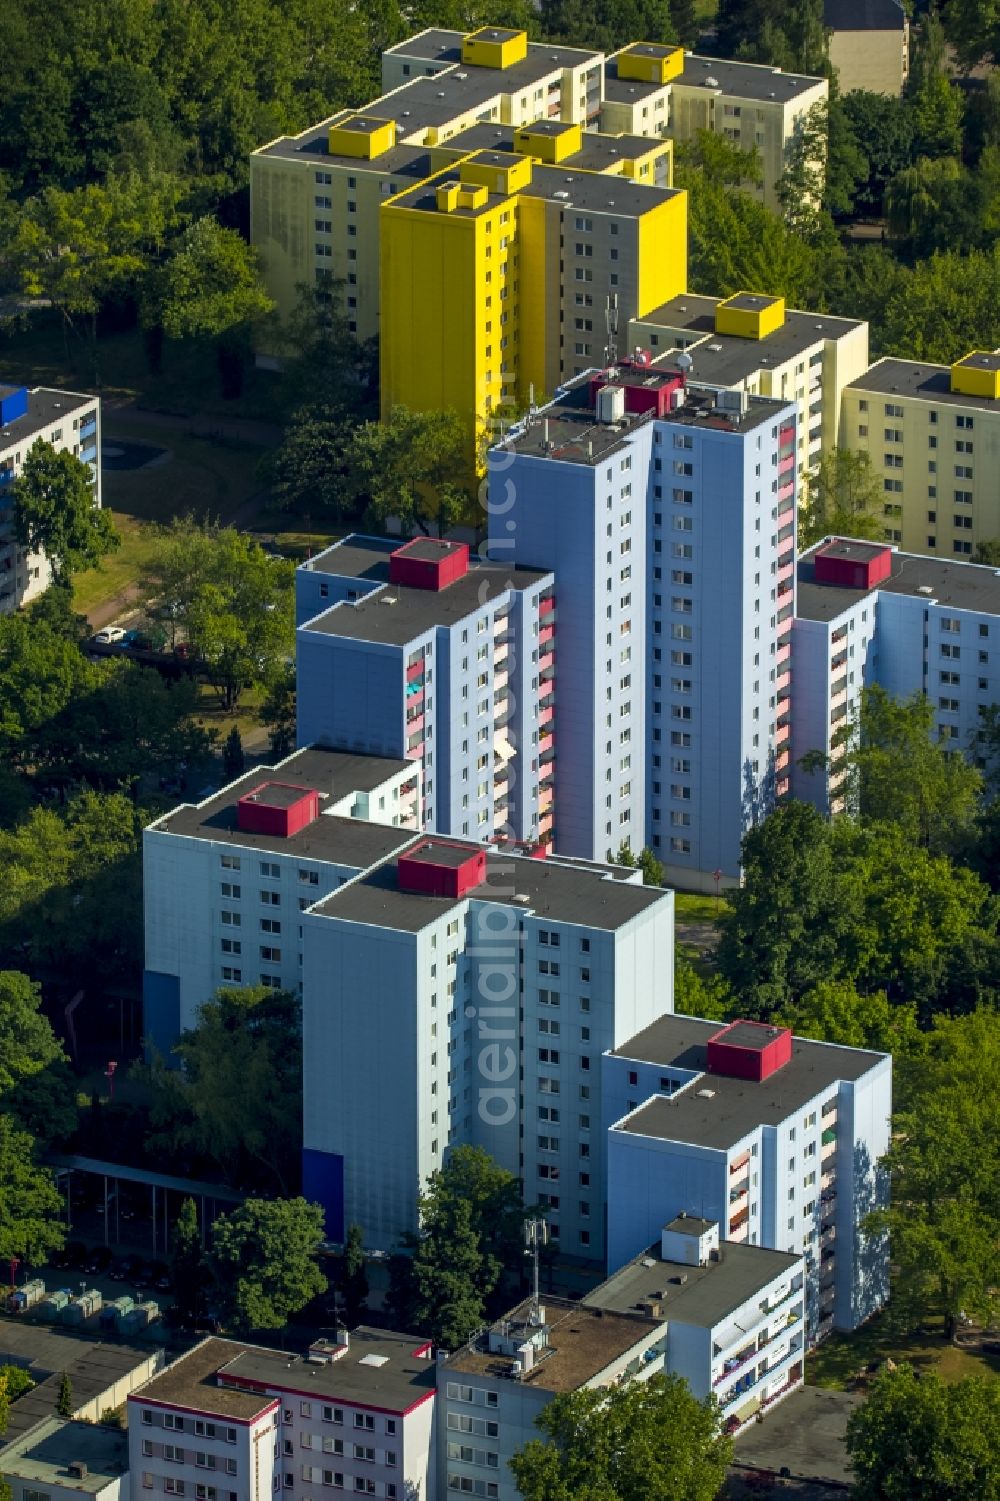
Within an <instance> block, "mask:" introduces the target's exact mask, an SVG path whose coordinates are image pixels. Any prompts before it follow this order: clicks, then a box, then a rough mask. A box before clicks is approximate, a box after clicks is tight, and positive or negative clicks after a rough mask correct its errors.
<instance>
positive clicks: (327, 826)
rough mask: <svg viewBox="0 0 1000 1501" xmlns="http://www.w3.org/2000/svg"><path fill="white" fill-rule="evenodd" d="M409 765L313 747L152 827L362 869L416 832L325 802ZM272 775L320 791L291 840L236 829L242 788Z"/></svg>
mask: <svg viewBox="0 0 1000 1501" xmlns="http://www.w3.org/2000/svg"><path fill="white" fill-rule="evenodd" d="M411 766H413V763H412V762H410V761H399V760H395V759H393V758H391V757H385V756H365V755H357V754H355V753H354V752H351V751H337V750H326V749H324V748H323V747H322V746H318V745H317V746H310V747H308V749H306V750H302V751H296V752H295V754H294V755H292V756H289V757H288V758H287V759H286V760H284V761H281V762H279V763H278V765H277V766H258V767H255V768H254V770H253V771H248V772H246V773H245V774H244V775H243V776H242V777H239V778H238V779H237V780H236V781H235V782H231V783H230V784H229V786H228V787H223V789H222V790H221V792H217V793H216V794H215V795H214V797H210V798H207V799H206V800H205V802H203V803H199V804H197V805H195V804H193V803H182V804H181V806H180V807H178V808H175V809H174V810H173V812H171V813H167V814H166V815H165V816H164V817H163V818H161V819H158V820H157V821H156V823H154V824H151V825H150V826H149V827H150V828H152V829H155V830H157V831H160V832H163V833H166V834H180V835H186V836H188V837H189V838H193V839H209V840H214V841H216V842H217V843H219V844H234V845H240V846H242V847H245V848H248V849H259V850H274V851H276V852H277V853H279V854H294V855H300V856H303V857H309V858H310V859H313V860H327V861H330V862H332V863H333V864H336V865H350V866H354V867H355V868H356V869H357V870H364V869H365V868H366V867H367V866H369V865H372V864H374V863H375V861H376V860H381V859H384V858H385V856H386V855H388V854H390V853H392V851H393V850H397V849H402V848H403V846H404V845H405V844H406V843H407V842H408V841H409V840H411V839H412V838H413V835H412V833H404V832H403V831H401V830H400V829H393V828H390V827H389V826H388V825H386V824H376V823H367V822H365V821H363V820H362V819H358V818H346V817H342V816H340V815H339V814H328V813H324V812H323V807H324V804H326V803H329V802H330V801H331V800H332V801H334V802H339V801H340V799H341V798H342V797H346V796H348V795H349V794H350V793H352V792H370V791H372V790H373V789H374V788H375V787H378V786H380V785H381V784H382V783H383V782H385V781H386V780H387V779H388V778H389V777H392V776H396V775H397V774H398V773H399V772H401V771H405V770H407V769H408V768H409V767H411ZM415 770H416V768H415V767H414V772H415ZM269 779H273V780H277V781H282V782H285V783H290V784H291V785H293V786H299V787H302V788H312V789H313V790H315V791H317V792H318V793H319V794H320V816H319V817H318V818H314V819H313V821H312V823H310V824H307V825H306V826H305V828H304V829H302V830H301V831H300V832H299V833H298V834H293V835H291V837H290V838H288V839H283V838H281V837H280V836H279V835H277V834H254V833H248V832H247V831H246V830H244V829H238V828H237V827H236V804H237V802H238V801H239V799H240V798H241V797H242V796H243V795H244V793H247V792H251V791H252V790H253V788H254V787H258V786H260V784H261V782H265V781H267V780H269Z"/></svg>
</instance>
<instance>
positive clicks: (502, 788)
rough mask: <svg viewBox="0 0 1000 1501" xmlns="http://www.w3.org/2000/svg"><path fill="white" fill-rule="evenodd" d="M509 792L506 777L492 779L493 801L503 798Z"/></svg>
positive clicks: (508, 783)
mask: <svg viewBox="0 0 1000 1501" xmlns="http://www.w3.org/2000/svg"><path fill="white" fill-rule="evenodd" d="M509 791H510V782H509V781H508V779H507V777H506V775H504V776H500V777H494V778H493V801H494V802H496V801H497V800H498V799H499V798H505V797H506V796H507V794H508V792H509Z"/></svg>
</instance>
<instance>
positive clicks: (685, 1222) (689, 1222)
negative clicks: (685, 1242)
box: [663, 1214, 717, 1240]
mask: <svg viewBox="0 0 1000 1501" xmlns="http://www.w3.org/2000/svg"><path fill="white" fill-rule="evenodd" d="M715 1224H717V1221H716V1220H703V1219H701V1218H700V1216H699V1215H697V1214H678V1215H675V1216H674V1218H673V1219H672V1220H670V1221H669V1222H668V1223H667V1224H666V1225H664V1227H663V1228H664V1230H672V1231H673V1232H674V1234H675V1235H689V1236H690V1237H691V1239H692V1240H700V1239H701V1237H702V1236H703V1235H707V1234H708V1232H709V1230H711V1228H712V1226H713V1225H715Z"/></svg>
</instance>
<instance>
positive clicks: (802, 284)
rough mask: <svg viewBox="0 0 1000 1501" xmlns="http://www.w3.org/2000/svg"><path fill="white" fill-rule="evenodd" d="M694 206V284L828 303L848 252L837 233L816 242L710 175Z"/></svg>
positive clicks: (792, 302)
mask: <svg viewBox="0 0 1000 1501" xmlns="http://www.w3.org/2000/svg"><path fill="white" fill-rule="evenodd" d="M688 210H689V229H690V238H689V247H690V259H691V274H690V281H691V283H692V284H693V285H694V286H697V287H700V288H701V289H702V290H703V291H704V292H706V293H711V294H712V295H714V296H719V297H728V296H730V295H731V294H732V293H734V292H738V291H739V290H740V288H742V287H754V288H756V289H758V290H760V291H762V292H769V293H771V294H773V295H775V296H781V297H784V298H785V299H786V300H787V302H788V304H789V306H791V307H810V308H815V309H816V310H817V311H820V310H822V309H824V308H826V307H827V306H828V303H829V298H830V292H831V288H834V287H835V286H836V285H837V283H838V281H839V280H840V276H841V264H842V263H843V261H844V260H845V256H846V252H845V251H844V250H843V248H842V246H840V244H839V241H838V240H837V237H836V235H833V237H832V239H829V238H824V239H823V240H822V243H821V244H817V243H814V242H812V241H810V240H807V239H805V238H803V236H801V235H799V234H797V233H796V232H795V231H794V230H792V229H790V228H789V226H788V225H787V224H785V222H784V220H783V219H782V218H781V217H780V216H779V215H778V214H775V213H772V212H771V210H770V209H768V208H766V207H765V206H764V204H762V203H759V202H757V200H756V199H754V198H751V197H750V195H749V194H747V193H741V192H737V191H734V190H733V189H730V188H725V187H722V186H720V185H718V184H715V183H711V182H709V181H704V182H703V183H702V185H701V186H700V187H698V188H696V189H695V190H694V191H691V192H690V195H689V203H688ZM694 358H695V372H696V378H697V370H698V355H697V351H695V357H694Z"/></svg>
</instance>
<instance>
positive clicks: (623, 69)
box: [615, 47, 684, 83]
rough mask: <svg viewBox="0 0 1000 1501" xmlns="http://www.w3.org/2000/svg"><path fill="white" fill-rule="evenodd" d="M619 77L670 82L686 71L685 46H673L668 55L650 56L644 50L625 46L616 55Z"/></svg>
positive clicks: (653, 81) (636, 80)
mask: <svg viewBox="0 0 1000 1501" xmlns="http://www.w3.org/2000/svg"><path fill="white" fill-rule="evenodd" d="M615 61H616V62H617V64H618V77H619V78H621V79H623V80H626V79H627V80H635V82H637V83H669V82H670V80H671V79H672V78H676V77H677V75H678V73H683V71H684V48H683V47H673V48H671V50H670V51H669V52H668V53H667V55H666V57H650V56H649V55H648V54H646V53H644V52H632V51H630V50H629V48H627V47H626V48H625V50H624V51H623V52H619V53H617V54H616V56H615Z"/></svg>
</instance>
